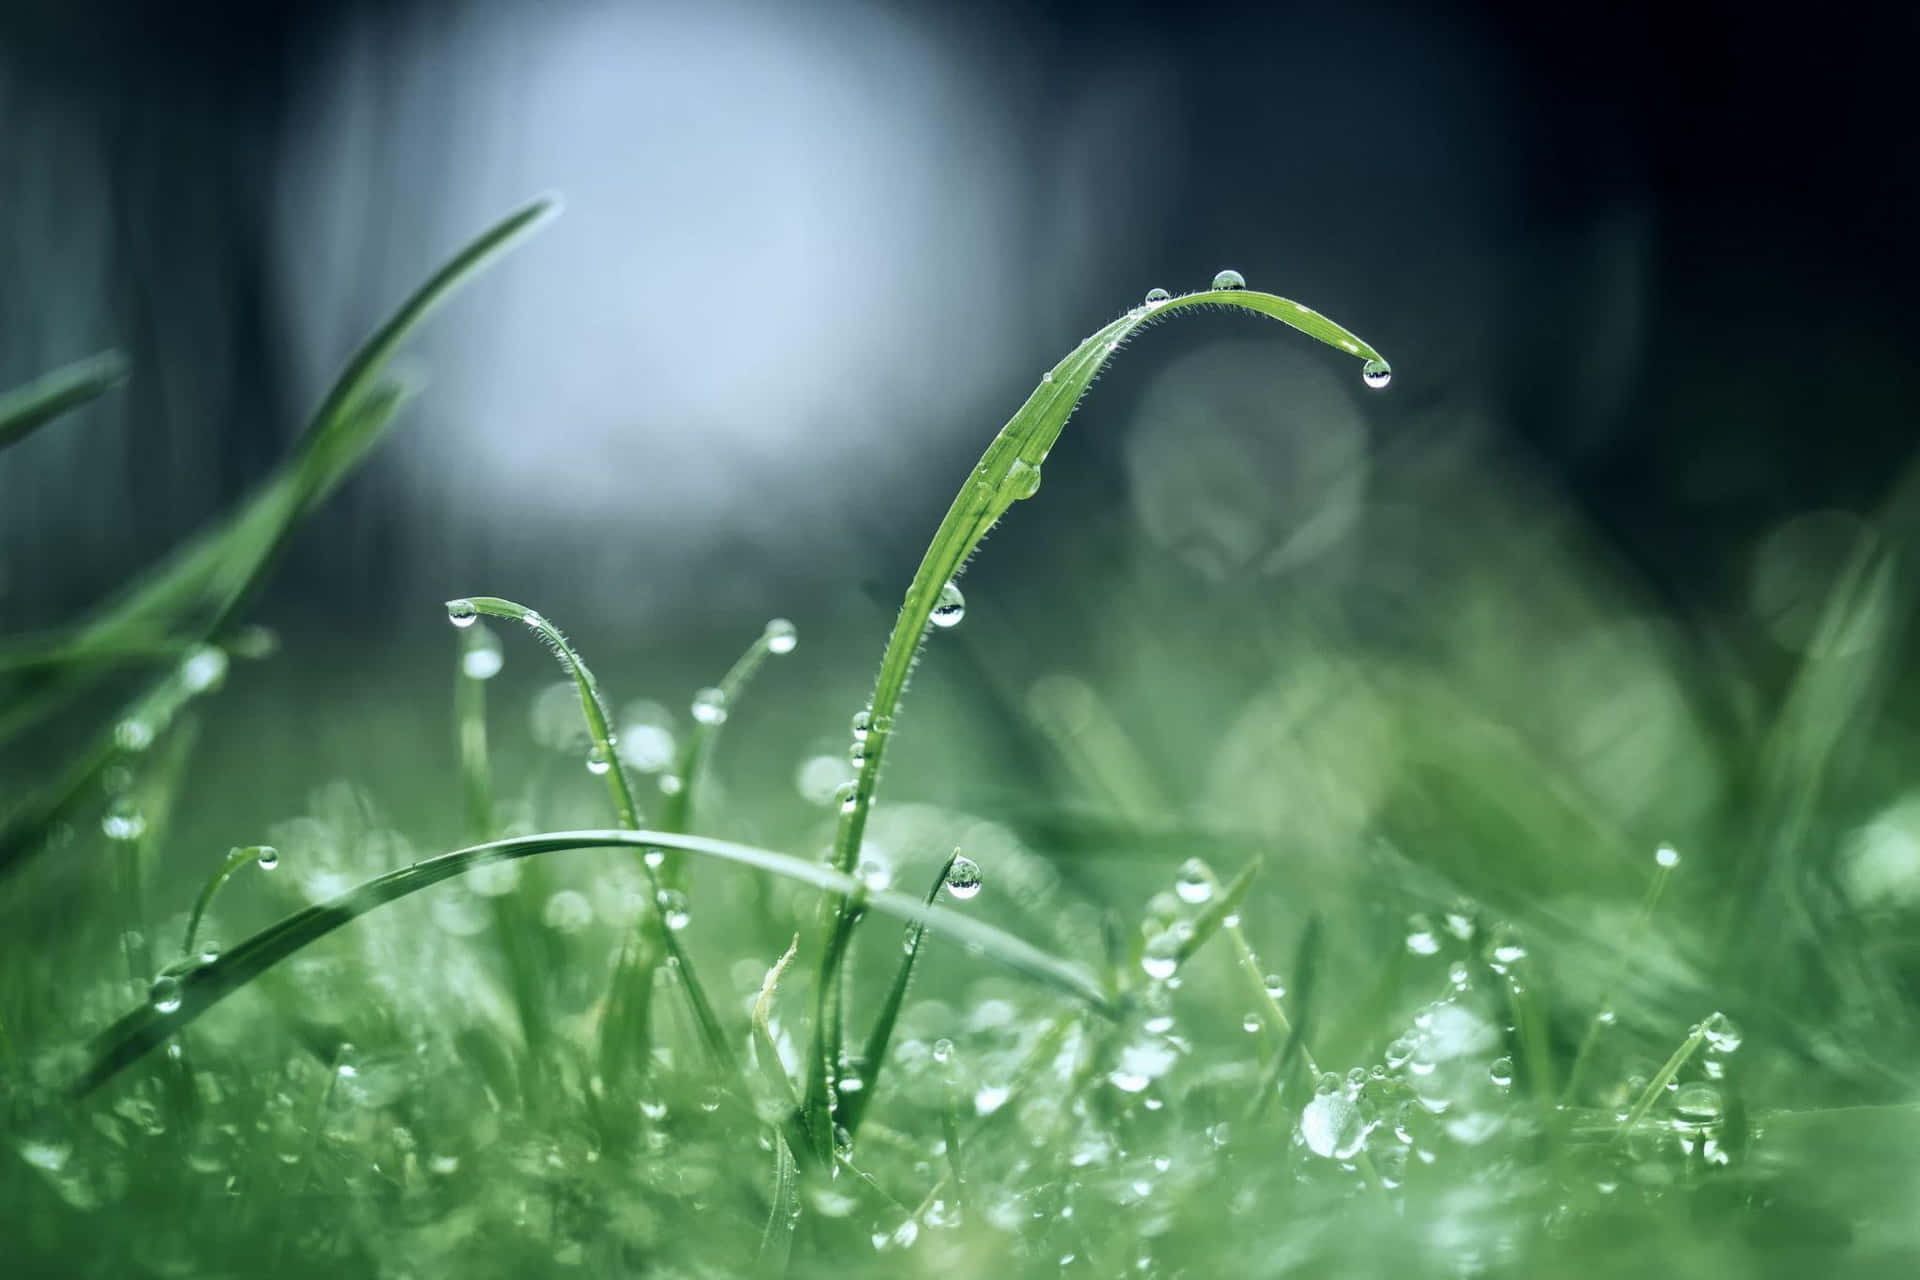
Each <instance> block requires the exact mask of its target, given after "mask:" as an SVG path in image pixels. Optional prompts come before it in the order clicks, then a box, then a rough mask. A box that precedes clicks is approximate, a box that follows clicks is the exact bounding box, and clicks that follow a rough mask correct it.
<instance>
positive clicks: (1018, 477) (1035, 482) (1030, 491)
mask: <svg viewBox="0 0 1920 1280" xmlns="http://www.w3.org/2000/svg"><path fill="white" fill-rule="evenodd" d="M1007 491H1008V492H1009V493H1011V494H1012V495H1013V500H1014V501H1015V502H1025V501H1026V500H1027V499H1028V498H1031V497H1032V496H1033V495H1034V494H1036V493H1038V492H1040V468H1038V467H1036V466H1034V465H1033V464H1032V463H1031V462H1028V461H1027V460H1026V459H1025V458H1015V459H1014V460H1013V465H1012V466H1011V467H1009V468H1008V469H1007Z"/></svg>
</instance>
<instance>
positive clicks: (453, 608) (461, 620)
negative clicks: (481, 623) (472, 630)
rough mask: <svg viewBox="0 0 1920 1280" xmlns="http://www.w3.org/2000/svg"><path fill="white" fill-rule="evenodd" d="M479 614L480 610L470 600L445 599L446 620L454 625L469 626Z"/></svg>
mask: <svg viewBox="0 0 1920 1280" xmlns="http://www.w3.org/2000/svg"><path fill="white" fill-rule="evenodd" d="M479 616H480V610H479V609H477V608H476V607H474V603H473V601H471V600H449V601H447V621H448V622H451V623H452V624H453V625H454V626H456V627H470V626H472V625H473V623H474V620H475V619H476V618H478V617H479Z"/></svg>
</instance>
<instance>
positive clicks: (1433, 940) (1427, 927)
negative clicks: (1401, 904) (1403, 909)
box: [1407, 915, 1440, 956]
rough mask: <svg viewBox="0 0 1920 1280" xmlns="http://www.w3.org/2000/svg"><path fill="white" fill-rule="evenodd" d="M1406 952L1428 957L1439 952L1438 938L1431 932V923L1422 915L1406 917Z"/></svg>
mask: <svg viewBox="0 0 1920 1280" xmlns="http://www.w3.org/2000/svg"><path fill="white" fill-rule="evenodd" d="M1407 950H1409V951H1411V952H1413V954H1415V955H1417V956H1430V955H1433V954H1434V953H1435V952H1437V951H1439V950H1440V936H1439V935H1438V934H1436V933H1435V932H1434V931H1433V921H1431V920H1429V919H1428V918H1427V917H1426V916H1424V915H1413V916H1409V917H1407Z"/></svg>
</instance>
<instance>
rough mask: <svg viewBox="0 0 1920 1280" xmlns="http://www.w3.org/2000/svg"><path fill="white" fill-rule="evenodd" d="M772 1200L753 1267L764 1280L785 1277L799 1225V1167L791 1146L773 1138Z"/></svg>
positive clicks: (776, 1279)
mask: <svg viewBox="0 0 1920 1280" xmlns="http://www.w3.org/2000/svg"><path fill="white" fill-rule="evenodd" d="M773 1162H774V1163H773V1200H772V1203H771V1204H770V1205H769V1206H768V1208H767V1225H766V1227H765V1228H764V1229H763V1230H762V1231H761V1233H760V1252H759V1255H758V1256H757V1257H756V1258H755V1260H754V1268H755V1270H756V1271H757V1272H758V1274H760V1275H761V1276H764V1277H766V1280H780V1278H781V1277H782V1276H785V1275H786V1274H787V1268H788V1265H789V1263H790V1262H791V1261H792V1258H793V1236H794V1232H795V1230H796V1229H797V1228H798V1227H799V1225H800V1177H799V1173H800V1170H799V1166H798V1165H797V1164H795V1163H794V1156H793V1150H792V1147H791V1144H789V1143H788V1142H786V1141H785V1140H784V1139H775V1141H774V1144H773Z"/></svg>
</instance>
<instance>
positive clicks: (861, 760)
mask: <svg viewBox="0 0 1920 1280" xmlns="http://www.w3.org/2000/svg"><path fill="white" fill-rule="evenodd" d="M847 763H848V764H850V765H852V766H853V767H854V768H855V769H856V770H858V769H860V768H862V767H864V766H865V765H866V763H867V744H866V740H865V739H863V738H855V739H854V740H853V742H852V743H851V744H850V745H849V746H848V747H847Z"/></svg>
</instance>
